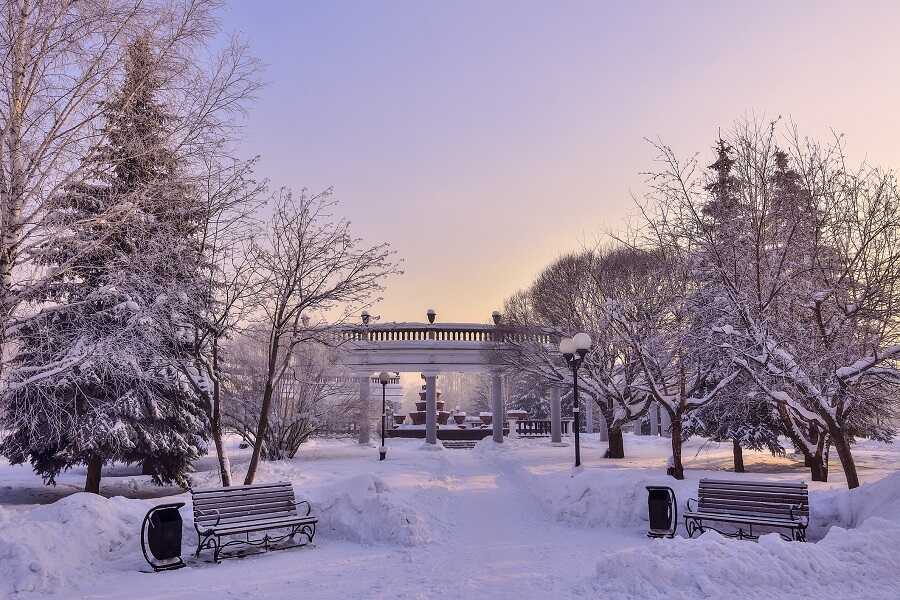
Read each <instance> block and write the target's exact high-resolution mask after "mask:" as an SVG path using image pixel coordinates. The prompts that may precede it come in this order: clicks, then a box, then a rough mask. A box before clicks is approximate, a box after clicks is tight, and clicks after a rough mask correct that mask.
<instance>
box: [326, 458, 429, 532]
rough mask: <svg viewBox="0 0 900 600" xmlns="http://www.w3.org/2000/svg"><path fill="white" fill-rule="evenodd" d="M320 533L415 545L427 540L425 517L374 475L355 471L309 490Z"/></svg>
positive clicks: (427, 527) (427, 530) (427, 529)
mask: <svg viewBox="0 0 900 600" xmlns="http://www.w3.org/2000/svg"><path fill="white" fill-rule="evenodd" d="M310 497H311V500H312V503H313V514H315V515H317V516H318V517H319V525H318V531H319V532H320V533H318V534H317V535H321V536H322V537H328V538H340V539H345V540H350V541H354V542H361V543H366V544H370V543H394V544H403V545H406V546H415V545H418V544H424V543H427V542H430V541H431V529H430V527H429V524H428V523H429V522H428V520H427V519H426V518H425V517H424V516H423V515H422V513H420V512H419V511H417V510H416V509H415V508H413V507H412V506H411V505H409V504H408V503H407V502H405V501H404V500H403V499H401V498H400V497H399V496H398V495H397V494H395V493H394V492H392V491H391V489H390V488H389V487H388V486H387V484H386V483H385V482H384V481H383V480H382V479H381V478H380V477H376V476H374V475H357V476H354V477H350V478H348V479H345V480H342V481H339V482H337V483H334V484H332V485H329V486H327V487H324V488H321V489H319V490H317V491H316V492H312V493H310Z"/></svg>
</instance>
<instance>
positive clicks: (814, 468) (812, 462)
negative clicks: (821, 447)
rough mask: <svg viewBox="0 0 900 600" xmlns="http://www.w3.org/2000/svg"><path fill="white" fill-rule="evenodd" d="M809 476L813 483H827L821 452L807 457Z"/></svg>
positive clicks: (826, 471)
mask: <svg viewBox="0 0 900 600" xmlns="http://www.w3.org/2000/svg"><path fill="white" fill-rule="evenodd" d="M809 476H810V478H812V480H813V481H828V467H827V466H826V465H825V461H824V460H823V459H822V453H821V452H816V454H815V455H812V456H810V457H809Z"/></svg>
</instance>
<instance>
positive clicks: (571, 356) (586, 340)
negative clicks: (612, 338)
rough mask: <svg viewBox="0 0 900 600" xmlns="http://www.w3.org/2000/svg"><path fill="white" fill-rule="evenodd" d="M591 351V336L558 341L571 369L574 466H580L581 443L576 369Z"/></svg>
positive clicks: (582, 335)
mask: <svg viewBox="0 0 900 600" xmlns="http://www.w3.org/2000/svg"><path fill="white" fill-rule="evenodd" d="M590 349H591V336H589V335H588V334H586V333H577V334H575V336H574V337H571V338H563V339H561V340H559V351H560V353H561V354H562V355H563V358H565V359H566V364H567V365H569V368H570V369H572V386H573V387H572V403H573V407H572V413H573V415H574V416H575V421H574V423H573V426H574V427H575V466H576V467H579V466H581V443H580V440H579V437H578V433H579V429H581V420H580V419H579V413H580V412H581V410H580V407H579V405H578V367H580V366H581V362H582V361H583V360H584V355H585V354H587V352H588V350H590Z"/></svg>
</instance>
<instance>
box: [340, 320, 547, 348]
mask: <svg viewBox="0 0 900 600" xmlns="http://www.w3.org/2000/svg"><path fill="white" fill-rule="evenodd" d="M335 333H336V334H337V336H338V337H339V338H340V340H341V341H344V342H431V341H437V342H482V343H484V342H499V343H526V342H532V343H538V344H552V343H555V342H557V341H558V340H557V336H555V335H553V334H551V333H548V332H545V331H540V330H534V329H522V328H513V327H503V326H493V325H480V324H442V325H428V324H425V323H383V324H378V325H359V326H353V327H345V328H342V329H340V330H338V331H337V332H335Z"/></svg>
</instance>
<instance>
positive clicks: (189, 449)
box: [0, 39, 208, 492]
mask: <svg viewBox="0 0 900 600" xmlns="http://www.w3.org/2000/svg"><path fill="white" fill-rule="evenodd" d="M160 87H161V79H160V77H159V72H158V66H157V63H156V61H155V57H154V54H153V51H152V49H151V47H150V45H149V43H148V41H147V40H146V39H138V40H136V41H135V42H134V43H133V44H132V45H131V46H130V47H129V50H128V56H127V60H126V73H125V78H124V81H123V84H122V86H121V89H119V90H118V92H117V93H115V94H114V95H113V96H112V97H111V98H110V99H109V100H108V101H107V102H106V103H105V105H104V112H105V114H106V118H107V125H106V129H105V132H104V133H105V138H106V140H107V142H106V144H105V145H104V146H103V147H102V150H101V152H99V153H98V155H97V156H96V157H94V158H93V159H94V160H95V178H94V181H93V182H92V183H90V184H81V185H79V186H77V187H73V188H71V189H69V190H68V191H67V193H65V194H63V195H61V196H60V197H58V198H55V199H54V200H53V217H54V220H55V224H56V226H57V227H58V228H59V230H60V232H61V233H60V234H59V235H57V236H55V237H54V239H53V241H52V242H51V243H49V244H48V245H46V246H44V247H42V248H41V249H40V258H39V260H40V263H41V264H42V266H44V267H45V268H47V269H48V270H50V271H51V272H52V270H53V269H54V267H56V266H58V265H60V264H63V263H64V262H65V261H68V260H69V257H71V256H77V257H78V258H77V264H75V265H72V268H70V269H67V270H66V271H65V275H64V276H58V277H51V278H50V279H49V283H48V285H47V286H45V287H44V288H42V289H41V291H40V294H39V295H37V296H35V297H33V298H32V299H31V300H32V301H33V302H35V303H36V304H37V305H39V306H40V307H41V312H40V313H39V316H38V318H36V319H33V320H31V321H29V322H28V324H27V326H26V327H24V328H23V330H22V331H20V332H19V343H20V353H19V356H18V357H17V362H16V364H15V369H14V371H13V372H12V373H11V375H10V385H9V386H8V390H9V391H8V393H7V398H6V399H5V401H6V414H5V417H4V419H5V422H4V423H3V425H4V426H5V427H6V428H8V429H9V430H10V431H11V433H10V434H9V435H8V436H7V438H6V439H5V440H4V441H3V444H2V445H0V452H2V453H3V454H4V455H6V456H7V457H9V459H10V461H11V462H12V463H14V464H15V463H22V462H25V461H26V460H28V461H30V462H31V463H32V465H33V467H34V469H35V471H36V472H37V473H39V474H41V475H42V476H43V477H44V479H45V480H46V481H47V482H49V483H54V482H55V478H56V476H57V475H58V474H59V473H60V471H62V470H65V469H68V468H70V467H73V466H75V465H81V464H84V465H87V471H88V473H87V481H86V485H85V489H86V490H87V491H93V492H99V484H100V476H101V469H102V466H103V464H104V463H107V462H112V461H120V462H125V463H135V462H142V463H143V464H144V467H145V472H149V473H150V474H151V475H152V476H153V479H154V481H156V482H157V483H168V482H173V481H174V482H178V483H179V484H182V485H184V484H186V474H187V472H188V469H189V467H190V465H191V463H192V462H193V461H194V460H196V459H197V458H199V457H200V456H202V455H203V454H204V453H205V451H206V437H207V431H208V421H207V418H206V416H205V412H204V411H203V409H202V407H201V406H200V405H199V403H198V401H197V398H196V396H195V394H194V393H193V391H192V388H191V386H190V385H189V382H187V381H186V380H185V379H184V377H183V375H181V374H180V372H179V370H178V369H176V368H175V367H174V365H175V364H176V361H177V360H178V359H179V357H180V354H181V353H182V348H180V347H179V344H178V343H173V342H172V341H171V340H172V337H171V336H169V335H164V334H163V331H164V329H165V328H166V327H170V326H171V325H170V324H171V323H178V321H179V315H180V314H183V313H185V312H186V311H187V308H186V307H187V305H189V303H190V302H191V301H192V298H191V293H192V292H191V289H192V287H191V285H190V284H191V279H192V277H194V274H195V273H196V272H197V268H198V264H197V260H198V258H197V256H196V252H194V251H192V240H191V235H192V231H193V227H194V226H195V223H194V221H195V216H196V211H195V209H194V208H193V200H192V194H191V190H190V188H189V186H187V185H185V184H183V183H182V180H183V178H182V176H181V174H180V172H179V164H178V160H177V159H176V155H175V153H174V152H173V151H172V150H171V149H169V148H168V147H167V145H166V138H167V131H168V128H170V127H171V126H172V118H171V117H170V116H169V115H168V114H167V113H166V111H165V109H164V106H163V105H162V104H161V103H160V102H159V101H158V99H157V96H158V94H159V91H160ZM110 214H115V215H118V218H117V219H116V220H112V219H109V218H108V215H110ZM101 216H103V217H104V218H100V217H101ZM75 249H77V250H78V252H74V250H75ZM185 329H186V331H185V336H186V337H189V328H185ZM73 364H74V366H72V365H73ZM53 369H59V370H60V373H59V376H58V377H56V378H49V379H48V378H42V379H40V380H39V381H36V382H33V383H32V374H33V373H34V372H36V371H47V370H53Z"/></svg>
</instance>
